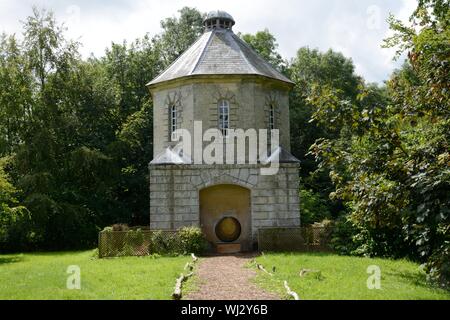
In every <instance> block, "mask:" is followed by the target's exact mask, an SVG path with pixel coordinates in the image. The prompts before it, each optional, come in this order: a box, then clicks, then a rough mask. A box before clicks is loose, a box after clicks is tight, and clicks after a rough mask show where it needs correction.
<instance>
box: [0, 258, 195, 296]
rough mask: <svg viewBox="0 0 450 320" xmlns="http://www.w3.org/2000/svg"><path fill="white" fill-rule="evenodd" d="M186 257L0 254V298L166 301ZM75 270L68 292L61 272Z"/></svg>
mask: <svg viewBox="0 0 450 320" xmlns="http://www.w3.org/2000/svg"><path fill="white" fill-rule="evenodd" d="M188 261H191V257H188V256H186V257H158V258H153V257H123V258H112V259H92V251H82V252H57V253H30V254H14V255H0V299H51V300H53V299H58V300H59V299H152V300H153V299H171V294H172V291H173V287H174V285H175V279H176V278H177V277H178V276H179V275H180V273H181V272H183V267H184V265H185V264H186V262H188ZM70 265H77V266H79V267H80V271H81V290H69V289H67V287H66V281H67V278H68V276H69V274H68V273H66V272H67V268H68V267H69V266H70Z"/></svg>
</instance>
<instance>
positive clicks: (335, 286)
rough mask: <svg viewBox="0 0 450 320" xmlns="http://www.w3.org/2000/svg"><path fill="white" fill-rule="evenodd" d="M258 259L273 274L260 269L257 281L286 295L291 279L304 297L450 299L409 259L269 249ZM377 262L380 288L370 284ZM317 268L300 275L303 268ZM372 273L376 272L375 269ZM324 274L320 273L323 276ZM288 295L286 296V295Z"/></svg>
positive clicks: (309, 298) (293, 285)
mask: <svg viewBox="0 0 450 320" xmlns="http://www.w3.org/2000/svg"><path fill="white" fill-rule="evenodd" d="M256 261H257V262H258V263H260V264H262V265H263V266H264V268H265V269H267V270H268V271H269V272H270V271H272V267H273V266H275V272H274V275H273V276H270V275H268V274H266V273H264V272H258V276H257V277H256V278H255V280H254V281H255V282H256V283H257V284H258V285H260V286H261V287H263V288H265V289H267V290H269V291H275V292H277V293H279V294H280V295H281V296H286V290H285V288H284V286H283V282H284V280H287V281H288V284H289V287H290V288H291V290H293V291H294V292H296V293H297V294H298V295H299V297H300V299H302V300H317V299H328V300H346V299H355V300H366V299H370V300H375V299H385V300H391V299H392V300H396V299H397V300H398V299H401V300H404V299H405V300H406V299H447V300H448V299H450V292H448V291H444V290H442V289H435V288H431V287H430V286H429V285H427V283H426V281H425V273H424V272H422V271H420V270H419V265H418V264H416V263H413V262H410V261H407V260H388V259H370V258H360V257H347V256H339V255H335V254H327V253H266V254H264V255H262V256H259V257H258V258H257V259H256ZM370 265H377V266H379V267H380V270H381V289H379V290H377V289H372V290H369V289H368V288H367V279H368V277H369V276H370V275H371V274H368V273H367V267H368V266H370ZM302 269H315V270H320V274H319V273H308V274H306V275H304V276H303V277H300V275H299V274H300V270H302ZM372 274H373V273H372ZM320 275H321V276H320ZM286 298H287V297H286Z"/></svg>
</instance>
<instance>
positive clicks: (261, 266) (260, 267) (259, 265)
mask: <svg viewBox="0 0 450 320" xmlns="http://www.w3.org/2000/svg"><path fill="white" fill-rule="evenodd" d="M256 266H257V267H258V269H259V270H261V271H264V272H265V273H267V274H268V275H270V276H273V274H271V273H270V272H269V271H267V270H266V269H264V267H263V265H262V264H259V263H257V264H256Z"/></svg>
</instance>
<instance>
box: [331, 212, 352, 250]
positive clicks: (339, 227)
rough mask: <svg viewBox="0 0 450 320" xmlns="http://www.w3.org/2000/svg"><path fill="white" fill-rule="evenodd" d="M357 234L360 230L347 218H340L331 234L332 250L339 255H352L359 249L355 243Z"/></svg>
mask: <svg viewBox="0 0 450 320" xmlns="http://www.w3.org/2000/svg"><path fill="white" fill-rule="evenodd" d="M357 233H358V229H357V228H356V227H355V226H354V225H353V223H352V222H351V221H349V220H348V218H347V217H346V216H341V217H339V218H338V219H337V220H336V221H335V223H334V226H333V231H332V233H331V241H330V246H331V248H333V250H335V251H336V252H337V253H339V254H347V255H349V254H352V253H353V252H354V251H355V250H356V249H357V247H358V244H356V243H355V242H354V241H353V238H354V237H355V236H356V234H357Z"/></svg>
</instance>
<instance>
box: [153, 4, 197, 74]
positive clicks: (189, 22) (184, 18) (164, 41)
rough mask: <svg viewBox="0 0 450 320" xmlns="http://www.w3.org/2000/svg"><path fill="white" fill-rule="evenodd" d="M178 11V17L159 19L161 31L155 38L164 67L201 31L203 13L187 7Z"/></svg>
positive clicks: (187, 46)
mask: <svg viewBox="0 0 450 320" xmlns="http://www.w3.org/2000/svg"><path fill="white" fill-rule="evenodd" d="M178 12H179V13H180V17H179V18H176V17H171V18H166V19H165V20H163V21H161V28H162V29H163V33H162V34H161V35H159V36H157V37H156V39H155V41H156V43H157V47H158V50H159V53H160V55H161V59H162V62H163V65H164V67H167V66H168V65H170V64H171V63H172V62H173V61H174V60H175V59H176V58H178V57H179V56H180V55H181V54H182V53H183V52H184V51H185V50H186V49H188V48H189V47H190V46H191V44H192V43H194V41H195V40H197V38H198V37H199V36H200V35H201V34H202V32H203V18H204V16H205V14H202V13H200V12H199V11H198V10H197V9H194V8H189V7H184V8H182V9H181V10H179V11H178Z"/></svg>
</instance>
